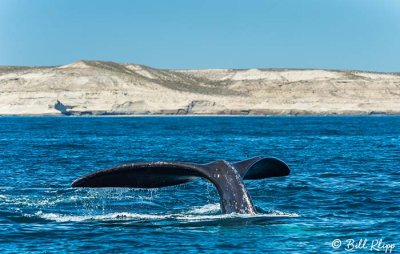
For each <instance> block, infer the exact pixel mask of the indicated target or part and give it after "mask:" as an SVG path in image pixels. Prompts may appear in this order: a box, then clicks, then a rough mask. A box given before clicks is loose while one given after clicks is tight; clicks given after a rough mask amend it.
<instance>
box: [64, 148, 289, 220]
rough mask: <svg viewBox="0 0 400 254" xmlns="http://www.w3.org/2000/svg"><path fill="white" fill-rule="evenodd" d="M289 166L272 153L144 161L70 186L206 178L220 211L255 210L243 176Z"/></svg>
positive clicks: (271, 173) (278, 172) (283, 171)
mask: <svg viewBox="0 0 400 254" xmlns="http://www.w3.org/2000/svg"><path fill="white" fill-rule="evenodd" d="M289 173H290V169H289V167H288V166H287V165H286V164H285V163H284V162H283V161H281V160H279V159H277V158H273V157H261V156H257V157H254V158H251V159H248V160H244V161H239V162H235V163H229V162H227V161H224V160H218V161H214V162H211V163H208V164H195V163H187V162H145V163H132V164H125V165H121V166H116V167H112V168H108V169H104V170H100V171H97V172H94V173H92V174H89V175H86V176H84V177H81V178H79V179H77V180H75V181H74V182H73V183H72V186H73V187H89V188H96V187H97V188H99V187H126V188H161V187H166V186H173V185H178V184H183V183H187V182H190V181H193V180H196V179H198V178H205V179H207V180H208V181H210V182H211V183H213V184H214V186H215V187H216V188H217V190H218V193H219V196H220V204H221V210H222V212H223V213H242V214H255V213H256V210H255V208H254V205H253V202H252V200H251V198H250V195H249V193H248V192H247V189H246V187H245V186H244V183H243V180H258V179H263V178H269V177H278V176H287V175H289Z"/></svg>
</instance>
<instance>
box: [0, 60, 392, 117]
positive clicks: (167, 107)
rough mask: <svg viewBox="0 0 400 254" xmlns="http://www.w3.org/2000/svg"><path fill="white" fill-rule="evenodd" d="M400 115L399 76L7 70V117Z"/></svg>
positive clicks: (91, 66) (109, 66)
mask: <svg viewBox="0 0 400 254" xmlns="http://www.w3.org/2000/svg"><path fill="white" fill-rule="evenodd" d="M399 113H400V75H399V74H388V73H370V72H358V71H327V70H291V69H248V70H225V69H213V70H160V69H154V68H151V67H147V66H143V65H135V64H117V63H112V62H100V61H79V62H75V63H73V64H69V65H65V66H59V67H0V115H142V114H194V115H195V114H210V115H214V114H240V115H241V114H245V115H247V114H250V115H291V114H322V115H324V114H399Z"/></svg>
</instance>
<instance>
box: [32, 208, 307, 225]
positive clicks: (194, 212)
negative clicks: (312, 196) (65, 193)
mask: <svg viewBox="0 0 400 254" xmlns="http://www.w3.org/2000/svg"><path fill="white" fill-rule="evenodd" d="M219 212H220V208H219V204H207V205H204V206H201V207H194V208H193V209H191V210H190V211H188V212H184V213H177V214H144V213H129V212H119V213H107V214H97V215H68V214H59V213H46V212H43V211H39V212H37V213H35V215H34V216H35V217H39V218H42V219H45V220H49V221H56V222H81V221H124V220H125V221H126V220H127V221H148V222H156V221H164V220H169V221H177V222H198V221H215V220H226V219H261V218H265V219H268V218H296V217H300V215H298V214H296V213H286V212H282V211H269V212H266V213H259V214H255V215H251V214H235V213H232V214H215V213H219ZM27 216H32V215H27Z"/></svg>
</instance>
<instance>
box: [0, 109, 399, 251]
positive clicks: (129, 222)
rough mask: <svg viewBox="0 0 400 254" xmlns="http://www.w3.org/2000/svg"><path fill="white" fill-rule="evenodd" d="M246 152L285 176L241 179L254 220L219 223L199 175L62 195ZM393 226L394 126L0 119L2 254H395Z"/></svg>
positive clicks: (319, 120)
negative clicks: (100, 174)
mask: <svg viewBox="0 0 400 254" xmlns="http://www.w3.org/2000/svg"><path fill="white" fill-rule="evenodd" d="M257 155H264V156H274V157H277V158H280V159H282V160H283V161H285V162H286V163H287V164H288V165H289V166H290V168H291V175H290V176H287V177H281V178H269V179H264V180H259V181H255V180H253V181H246V182H245V184H246V186H247V188H248V190H249V193H250V195H251V197H252V199H253V202H254V203H255V205H256V207H257V210H258V211H259V214H258V215H255V216H249V215H222V214H221V213H220V209H219V198H218V193H217V191H216V190H215V188H214V187H213V185H211V184H210V183H208V182H206V181H203V180H198V181H195V182H191V183H189V184H185V185H179V186H175V187H167V188H162V189H151V190H146V189H125V188H110V189H107V188H102V189H86V188H83V189H82V188H80V189H79V188H71V187H70V186H71V183H72V181H73V180H75V179H76V178H78V177H80V176H83V175H86V174H88V173H91V172H94V171H97V170H101V169H104V168H107V167H111V166H115V165H119V164H123V163H128V162H142V161H187V162H196V163H207V162H211V161H214V160H217V159H225V160H228V161H239V160H243V159H246V158H250V157H253V156H257ZM399 222H400V117H396V116H369V117H367V116H353V117H344V116H340V117H339V116H338V117H0V253H22V252H29V253H34V252H37V253H79V252H84V253H145V252H151V253H152V252H159V253H198V252H201V253H206V252H210V253H230V252H234V253H261V252H268V253H317V252H318V253H347V251H346V248H347V249H348V250H350V249H351V248H353V249H352V250H353V251H354V253H374V252H377V251H378V250H381V253H384V252H385V248H386V249H387V253H389V247H390V246H392V248H391V251H392V253H398V252H400V224H399ZM337 239H338V240H340V241H338V240H337ZM351 239H353V241H354V244H353V245H352V242H351ZM334 240H335V241H334ZM360 240H361V241H365V244H364V245H359V246H358V247H359V248H358V249H357V248H356V245H355V243H357V242H359V241H360ZM379 240H381V242H380V243H379ZM332 242H333V243H332ZM332 244H333V245H334V247H335V248H333V247H332ZM388 246H389V247H388ZM371 248H372V249H371Z"/></svg>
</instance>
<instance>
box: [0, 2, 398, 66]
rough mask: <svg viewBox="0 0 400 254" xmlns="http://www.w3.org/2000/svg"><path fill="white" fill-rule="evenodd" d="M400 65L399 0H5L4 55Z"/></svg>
mask: <svg viewBox="0 0 400 254" xmlns="http://www.w3.org/2000/svg"><path fill="white" fill-rule="evenodd" d="M79 59H97V60H105V61H115V62H129V63H141V64H146V65H150V66H153V67H159V68H170V69H177V68H178V69H190V68H256V67H260V68H261V67H264V68H269V67H274V68H284V67H288V68H324V69H360V70H373V71H396V72H400V0H331V1H328V0H304V1H300V0H270V1H268V0H260V1H256V0H247V1H245V0H242V1H234V0H226V1H225V0H220V1H218V0H192V1H191V0H159V1H155V0H142V1H135V0H130V1H128V0H126V1H117V0H109V1H100V0H92V1H89V0H0V65H62V64H67V63H70V62H73V61H76V60H79Z"/></svg>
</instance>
